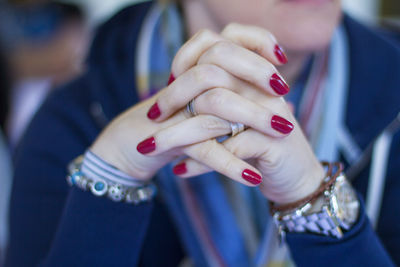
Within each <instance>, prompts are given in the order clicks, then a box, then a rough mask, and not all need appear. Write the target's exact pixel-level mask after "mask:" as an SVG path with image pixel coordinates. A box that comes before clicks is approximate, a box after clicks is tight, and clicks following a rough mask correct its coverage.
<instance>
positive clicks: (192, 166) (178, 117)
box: [91, 24, 324, 204]
mask: <svg viewBox="0 0 400 267" xmlns="http://www.w3.org/2000/svg"><path fill="white" fill-rule="evenodd" d="M286 61H287V59H286V56H285V54H284V53H283V51H282V49H281V48H280V46H279V45H278V44H277V41H276V40H275V38H274V37H273V35H272V34H271V33H269V32H268V31H266V30H264V29H262V28H258V27H254V26H246V25H240V24H229V25H228V26H227V27H225V29H224V30H223V31H222V32H221V33H220V34H216V33H214V32H211V31H208V30H203V31H200V32H198V33H197V34H195V35H194V36H193V37H192V38H191V39H190V40H188V41H187V42H186V43H185V44H184V45H183V46H182V47H181V49H180V50H179V51H178V53H177V54H176V56H175V58H174V60H173V63H172V68H171V73H172V74H171V79H170V82H169V84H168V86H167V87H166V88H164V89H162V90H161V91H160V92H159V93H157V94H156V95H154V96H153V97H151V98H150V99H147V100H145V101H143V102H141V103H139V104H137V105H135V106H133V107H132V108H130V109H128V110H127V111H125V112H124V113H123V114H121V115H120V116H118V117H117V118H116V119H114V120H113V121H112V122H111V123H110V125H109V126H108V127H107V128H106V129H105V130H103V132H102V133H101V135H100V136H99V137H98V138H97V140H96V141H95V143H94V144H93V145H92V147H91V150H92V152H93V153H95V154H97V155H98V156H100V157H101V158H103V159H104V160H105V161H107V162H108V163H110V164H112V165H114V166H115V167H117V168H119V169H120V170H121V171H124V172H126V173H127V174H129V175H131V176H132V177H135V178H137V179H141V180H149V179H151V177H153V176H154V174H155V173H156V172H157V171H158V170H159V169H160V168H161V167H162V166H164V165H165V164H167V163H169V162H171V161H173V160H175V159H176V158H177V157H181V156H182V155H186V156H187V158H185V159H184V160H183V161H181V162H180V163H178V164H177V165H176V166H175V167H174V173H175V174H176V175H179V176H180V177H183V178H186V177H192V176H195V175H199V174H202V173H206V172H209V171H212V170H215V171H217V172H219V173H222V174H224V175H225V176H227V177H229V178H231V179H233V180H235V181H238V182H240V183H243V184H245V185H248V186H256V185H259V187H260V190H261V192H262V193H263V194H264V195H265V196H266V198H268V199H269V200H271V201H274V202H276V203H279V204H286V203H291V202H295V201H297V200H299V199H301V198H303V197H305V196H307V195H309V194H310V193H312V192H313V191H315V190H316V188H317V187H318V186H319V184H320V182H321V180H322V178H323V177H324V170H323V168H322V166H321V164H320V163H319V161H318V160H317V159H316V157H315V155H314V153H313V152H312V150H311V148H310V146H309V144H308V142H307V140H306V138H305V137H304V135H303V133H302V131H301V129H300V127H299V125H298V124H297V122H296V120H295V118H294V117H293V115H292V113H291V111H290V109H289V107H288V105H287V104H286V102H285V101H284V99H283V98H282V96H283V95H285V94H287V93H288V92H289V87H288V85H287V84H286V82H285V81H284V79H283V78H282V77H281V76H280V74H279V73H278V71H277V69H276V68H275V66H277V65H281V64H285V63H286ZM188 103H190V106H189V107H188V106H187V105H188ZM241 124H242V125H245V126H246V128H245V129H244V131H241V132H240V133H238V134H237V135H235V136H232V137H230V138H228V139H226V140H225V141H222V142H218V141H217V140H216V138H217V137H220V136H224V135H230V134H231V133H232V130H233V129H232V127H238V126H239V127H240V125H241ZM240 130H243V128H241V129H240ZM247 160H251V164H250V163H249V162H247Z"/></svg>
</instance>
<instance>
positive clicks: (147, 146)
mask: <svg viewBox="0 0 400 267" xmlns="http://www.w3.org/2000/svg"><path fill="white" fill-rule="evenodd" d="M136 149H137V151H139V153H142V154H147V153H150V152H152V151H154V150H156V140H155V139H154V137H150V138H147V139H146V140H144V141H142V142H140V143H139V144H138V145H137V147H136Z"/></svg>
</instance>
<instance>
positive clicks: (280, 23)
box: [182, 0, 341, 52]
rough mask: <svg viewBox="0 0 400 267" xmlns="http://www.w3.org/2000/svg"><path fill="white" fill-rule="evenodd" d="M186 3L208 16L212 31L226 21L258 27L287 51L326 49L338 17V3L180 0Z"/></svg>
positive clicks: (317, 0)
mask: <svg viewBox="0 0 400 267" xmlns="http://www.w3.org/2000/svg"><path fill="white" fill-rule="evenodd" d="M185 2H186V3H185ZM190 2H192V3H195V2H197V3H195V5H196V6H197V9H199V10H202V11H203V12H204V14H207V16H209V18H208V19H209V21H212V22H213V24H214V26H215V27H214V30H221V29H222V28H223V27H224V26H225V25H226V24H228V23H230V22H238V23H243V24H252V25H257V26H261V27H263V28H266V29H267V30H269V31H271V32H272V33H273V34H274V35H275V36H276V38H277V39H278V41H279V43H280V44H281V45H282V46H283V47H284V48H285V49H286V50H287V51H288V52H308V51H314V50H318V49H320V48H322V47H324V46H326V45H327V44H328V43H329V41H330V39H331V36H332V33H333V30H334V29H335V27H336V26H337V24H338V22H339V19H340V16H341V8H340V0H183V2H182V3H183V6H184V8H186V6H189V5H190ZM186 4H189V5H186ZM199 7H201V8H199ZM193 12H195V11H193ZM200 12H201V11H200ZM187 19H188V20H190V18H188V17H187ZM200 24H201V22H200ZM205 26H206V27H207V26H209V25H205ZM203 27H204V26H203Z"/></svg>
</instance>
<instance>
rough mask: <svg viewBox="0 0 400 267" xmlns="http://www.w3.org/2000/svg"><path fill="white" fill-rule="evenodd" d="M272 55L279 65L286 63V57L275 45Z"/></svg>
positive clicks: (279, 47)
mask: <svg viewBox="0 0 400 267" xmlns="http://www.w3.org/2000/svg"><path fill="white" fill-rule="evenodd" d="M274 54H275V56H276V58H277V59H278V60H279V62H280V63H282V64H286V63H287V62H288V59H287V56H286V54H285V52H284V51H283V49H282V47H281V46H280V45H278V44H277V45H275V47H274Z"/></svg>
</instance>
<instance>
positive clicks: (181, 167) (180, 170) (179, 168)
mask: <svg viewBox="0 0 400 267" xmlns="http://www.w3.org/2000/svg"><path fill="white" fill-rule="evenodd" d="M172 172H173V173H174V174H176V175H181V174H184V173H186V172H187V169H186V163H185V162H182V163H179V164H178V165H176V166H175V167H174V168H173V169H172Z"/></svg>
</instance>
